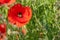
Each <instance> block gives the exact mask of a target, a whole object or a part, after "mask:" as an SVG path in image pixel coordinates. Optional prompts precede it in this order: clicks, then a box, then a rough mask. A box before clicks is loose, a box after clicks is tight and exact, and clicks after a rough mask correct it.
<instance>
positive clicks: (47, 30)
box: [0, 0, 60, 40]
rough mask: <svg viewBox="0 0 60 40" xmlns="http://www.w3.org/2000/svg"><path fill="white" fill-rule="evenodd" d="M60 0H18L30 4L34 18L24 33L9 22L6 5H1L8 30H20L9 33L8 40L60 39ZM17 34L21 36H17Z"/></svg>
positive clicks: (26, 26) (24, 4) (25, 4)
mask: <svg viewBox="0 0 60 40" xmlns="http://www.w3.org/2000/svg"><path fill="white" fill-rule="evenodd" d="M59 1H60V0H58V1H57V0H17V1H16V3H20V4H22V5H23V6H30V7H31V9H32V12H33V13H32V19H31V20H30V22H29V23H28V24H27V25H25V26H24V28H25V29H26V31H27V34H26V35H23V34H22V32H21V30H22V29H18V28H16V27H13V26H15V25H11V24H9V22H8V20H7V18H6V17H7V13H8V12H7V10H8V8H7V7H6V6H5V7H4V6H3V7H0V13H3V14H2V15H3V18H4V20H5V21H6V24H7V31H8V30H9V29H10V30H11V31H17V30H20V33H19V34H10V35H8V33H7V38H8V40H60V3H58V2H59ZM16 35H18V36H19V38H18V39H17V38H16Z"/></svg>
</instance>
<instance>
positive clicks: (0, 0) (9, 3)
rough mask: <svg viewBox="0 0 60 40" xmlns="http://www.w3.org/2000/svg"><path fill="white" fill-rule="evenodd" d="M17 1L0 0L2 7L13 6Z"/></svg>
mask: <svg viewBox="0 0 60 40" xmlns="http://www.w3.org/2000/svg"><path fill="white" fill-rule="evenodd" d="M15 1H16V0H0V5H2V4H6V5H11V4H13V3H15Z"/></svg>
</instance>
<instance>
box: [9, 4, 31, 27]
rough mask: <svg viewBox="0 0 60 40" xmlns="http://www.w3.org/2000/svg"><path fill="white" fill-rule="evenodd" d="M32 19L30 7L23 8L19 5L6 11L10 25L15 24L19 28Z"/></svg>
mask: <svg viewBox="0 0 60 40" xmlns="http://www.w3.org/2000/svg"><path fill="white" fill-rule="evenodd" d="M31 17H32V11H31V8H30V7H24V6H22V5H21V4H16V5H14V6H13V7H11V8H10V9H9V11H8V20H9V21H10V22H11V23H12V24H16V25H17V26H18V27H21V26H23V25H25V24H27V23H28V22H29V20H30V19H31Z"/></svg>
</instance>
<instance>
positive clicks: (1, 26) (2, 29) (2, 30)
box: [0, 24, 6, 34]
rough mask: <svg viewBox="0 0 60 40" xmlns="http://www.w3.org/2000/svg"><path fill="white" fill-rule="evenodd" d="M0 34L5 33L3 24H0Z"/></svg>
mask: <svg viewBox="0 0 60 40" xmlns="http://www.w3.org/2000/svg"><path fill="white" fill-rule="evenodd" d="M0 33H2V34H4V33H6V25H5V24H0Z"/></svg>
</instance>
